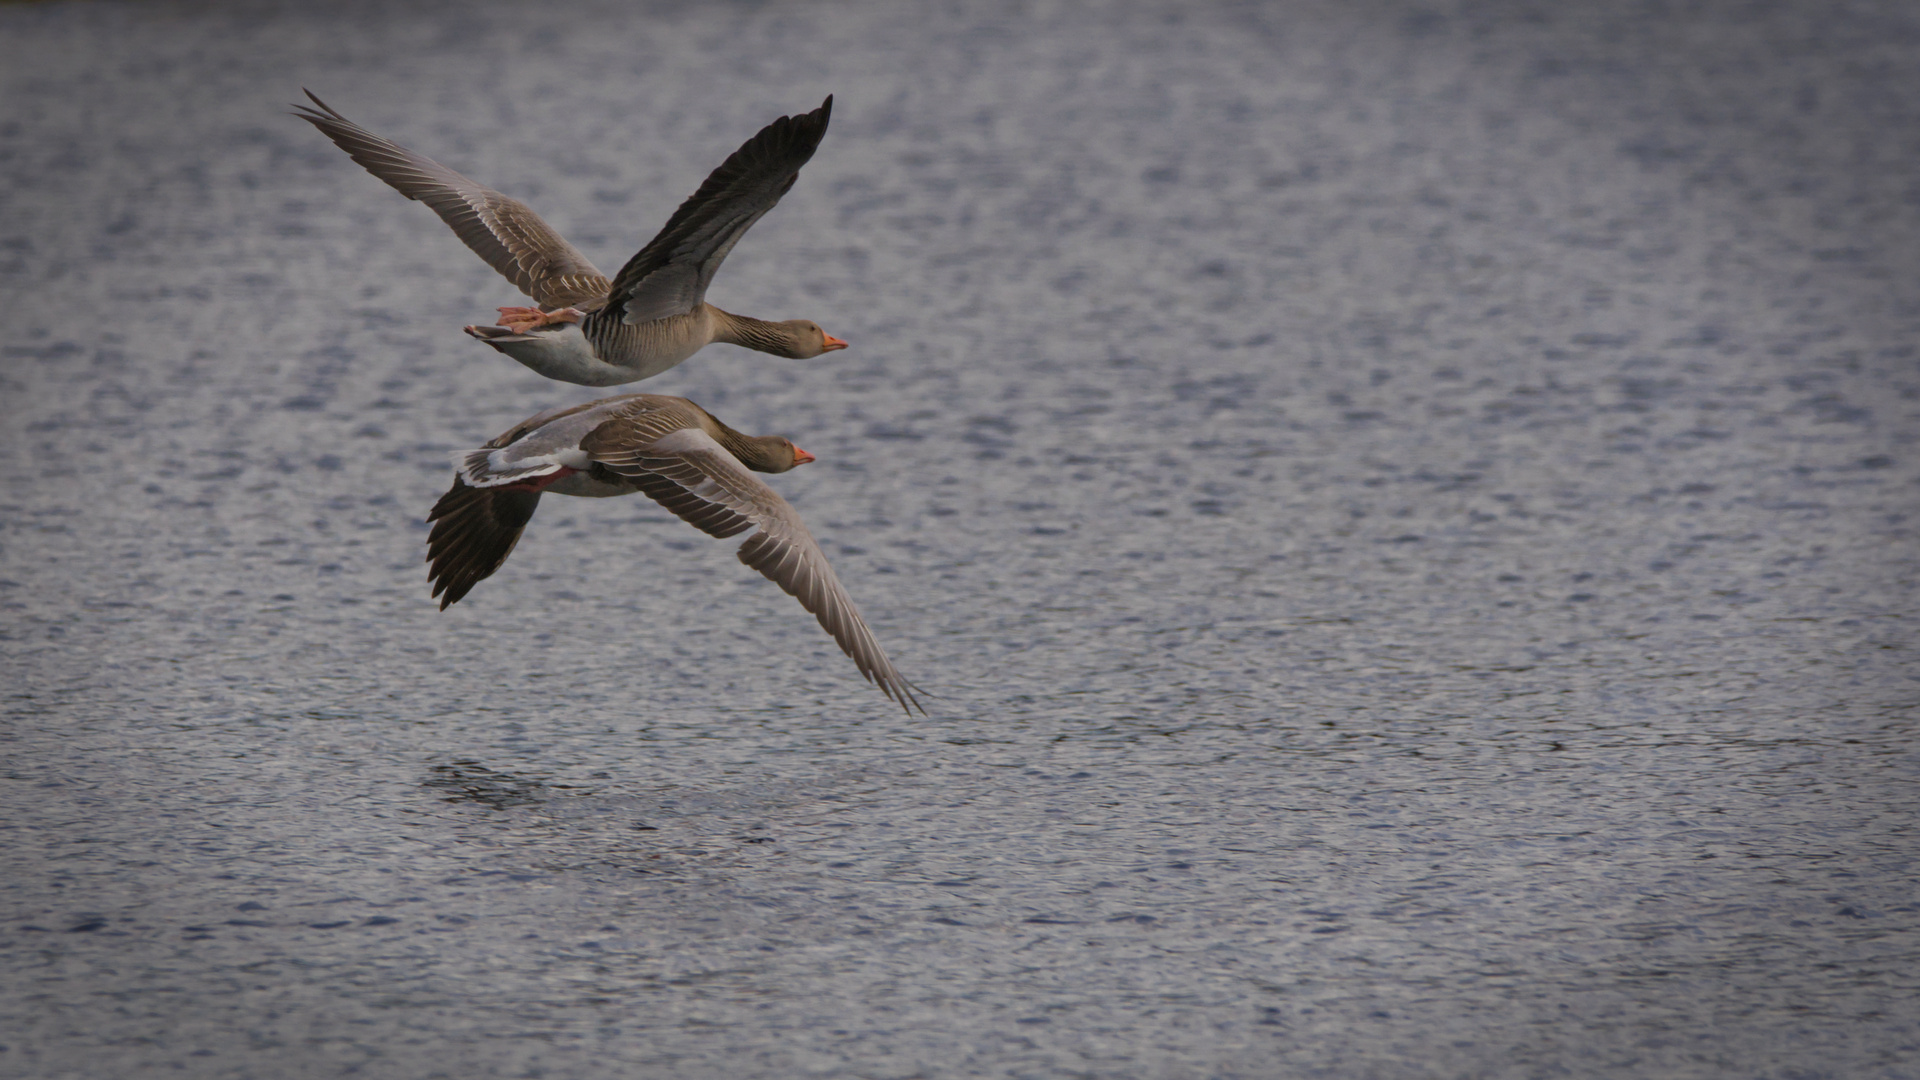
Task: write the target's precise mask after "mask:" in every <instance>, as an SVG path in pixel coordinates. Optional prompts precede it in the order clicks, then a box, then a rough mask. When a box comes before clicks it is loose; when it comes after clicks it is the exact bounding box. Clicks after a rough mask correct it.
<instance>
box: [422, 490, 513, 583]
mask: <svg viewBox="0 0 1920 1080" xmlns="http://www.w3.org/2000/svg"><path fill="white" fill-rule="evenodd" d="M539 505H540V493H539V492H538V491H526V490H519V491H511V490H507V489H505V488H477V487H469V486H468V485H467V483H466V481H464V480H457V479H456V480H455V481H454V482H453V489H452V490H450V491H448V492H447V493H446V494H445V495H442V496H440V501H439V502H437V503H434V504H433V512H432V513H430V514H428V515H427V520H428V521H431V522H433V529H432V530H431V531H430V532H428V533H427V561H428V562H430V563H432V564H433V565H432V567H431V568H430V569H429V570H428V571H427V579H428V580H429V581H431V582H433V595H434V596H439V597H440V610H441V611H445V610H447V606H448V605H449V604H452V603H454V602H456V601H458V600H459V599H460V598H461V597H463V596H465V595H467V592H468V590H470V589H472V588H473V587H474V586H475V585H477V584H479V583H480V582H481V581H483V580H485V579H486V578H488V577H491V576H492V575H493V572H494V571H495V570H498V569H500V565H501V564H502V563H504V562H506V561H507V556H508V555H510V554H512V553H513V546H514V545H515V544H517V543H519V542H520V534H521V533H522V532H524V531H525V530H526V527H527V522H529V521H531V520H533V512H534V510H535V509H536V508H538V507H539ZM443 593H444V594H445V595H442V594H443Z"/></svg>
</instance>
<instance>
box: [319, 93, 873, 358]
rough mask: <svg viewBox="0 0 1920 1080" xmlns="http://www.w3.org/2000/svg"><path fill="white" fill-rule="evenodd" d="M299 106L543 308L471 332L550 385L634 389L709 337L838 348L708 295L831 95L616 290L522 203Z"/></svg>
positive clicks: (812, 327)
mask: <svg viewBox="0 0 1920 1080" xmlns="http://www.w3.org/2000/svg"><path fill="white" fill-rule="evenodd" d="M307 97H308V98H311V99H312V101H313V104H314V106H316V108H309V107H307V106H305V105H296V106H294V108H295V109H296V110H298V111H297V112H295V113H294V115H295V116H298V117H300V118H301V119H303V120H305V121H307V122H309V123H311V124H312V125H313V126H314V127H317V128H319V129H320V131H321V132H322V133H323V134H325V135H326V136H327V138H329V139H332V140H333V142H334V144H335V145H336V146H338V147H340V149H342V150H345V151H346V152H347V154H348V155H349V156H350V157H352V158H353V160H355V161H357V162H359V163H360V165H361V166H362V167H364V168H365V169H366V170H367V171H368V172H370V173H372V174H373V175H375V176H377V177H379V178H380V179H382V180H384V181H386V182H387V183H388V184H389V185H391V186H392V187H393V188H394V189H395V190H397V191H399V192H400V194H402V195H405V196H406V197H407V198H409V199H418V200H419V201H421V202H424V203H426V204H427V205H428V206H430V207H432V208H433V212H434V213H436V214H439V215H440V218H441V220H443V221H445V222H446V223H447V224H448V225H449V226H451V227H452V228H453V231H454V234H455V235H456V236H458V237H460V239H461V240H463V241H465V242H466V245H467V246H468V247H470V248H472V249H473V251H474V253H475V254H477V255H479V256H480V257H481V258H482V259H484V260H486V262H487V265H489V266H491V267H493V268H494V269H495V270H498V271H500V273H501V274H503V275H505V276H506V278H507V280H509V281H511V282H513V283H514V284H515V285H516V286H518V287H519V288H520V291H522V292H524V293H526V294H527V295H528V296H530V297H532V298H533V300H534V303H536V304H538V305H539V306H538V307H503V308H501V309H500V321H501V324H502V325H499V326H469V327H467V328H466V331H467V333H469V334H471V335H473V336H474V337H476V338H479V339H480V340H481V341H484V342H486V343H487V344H488V345H491V346H493V347H494V348H495V349H498V350H499V351H501V352H503V353H506V354H507V355H508V356H511V357H513V358H514V359H515V360H518V361H520V362H521V363H522V364H525V365H526V366H528V367H530V368H532V369H533V370H535V371H537V372H539V373H540V374H542V375H545V376H547V377H548V378H550V379H558V380H560V381H561V382H570V383H581V384H583V385H586V386H615V385H618V384H620V383H628V382H633V381H635V380H636V379H645V378H648V377H650V376H653V375H658V374H660V373H661V372H663V371H665V370H667V369H668V368H671V367H673V366H674V365H675V364H678V363H680V362H681V361H682V360H685V359H686V358H687V357H689V356H692V355H693V354H694V353H696V352H699V351H700V349H701V348H702V347H704V346H706V345H708V344H710V343H712V342H716V341H719V342H725V343H728V344H732V345H744V346H746V347H747V348H749V349H757V350H759V351H760V352H765V353H772V354H773V355H775V356H785V357H789V358H792V359H795V360H807V359H811V358H813V357H816V356H819V355H820V354H821V353H824V352H830V351H832V350H834V349H844V348H846V347H847V343H846V342H844V341H842V340H840V339H839V338H837V337H833V336H831V335H829V334H828V333H827V332H826V331H824V330H822V329H820V327H819V324H817V323H813V322H810V321H808V320H806V319H788V320H786V321H785V322H767V321H765V320H763V319H753V318H748V317H747V316H745V315H734V314H732V313H730V312H726V311H722V310H720V309H719V308H717V307H714V306H713V305H712V304H709V303H707V302H706V299H705V298H706V294H707V284H708V283H709V282H711V281H712V280H713V274H714V271H716V270H718V269H720V262H721V260H723V259H725V258H726V257H727V252H729V251H732V250H733V245H734V244H736V243H738V242H739V241H740V237H741V236H742V235H744V234H745V233H746V231H747V229H749V228H750V227H752V225H753V223H754V222H756V221H759V220H760V218H761V216H762V215H764V214H765V213H766V212H767V211H769V210H771V209H773V205H774V204H775V203H777V202H779V201H780V196H782V195H785V194H786V193H787V189H789V188H791V187H793V182H794V180H795V179H797V178H798V177H799V175H800V166H802V165H805V164H806V163H807V160H808V159H809V158H811V157H813V151H814V148H815V147H817V146H819V145H820V138H821V136H823V135H825V134H826V133H827V117H828V115H829V114H830V113H832V111H833V97H832V96H831V95H829V96H828V97H827V100H826V101H825V102H824V103H823V104H822V105H821V106H820V107H819V108H817V109H815V110H813V111H812V112H810V113H806V114H804V115H802V116H783V117H781V118H780V119H778V120H775V121H774V122H773V123H771V124H768V125H767V126H766V127H764V128H761V129H760V133H759V134H758V135H755V136H754V137H753V138H751V139H748V140H747V141H746V142H745V143H744V144H743V145H742V146H741V147H740V149H738V150H735V151H734V152H733V156H731V157H729V158H727V160H726V161H724V162H722V163H721V165H720V167H719V168H717V169H715V170H713V172H712V174H710V175H709V176H708V177H707V180H706V182H705V183H703V184H701V185H700V190H698V191H696V192H694V193H693V196H692V197H691V198H689V199H688V200H687V201H686V202H683V203H681V204H680V208H679V209H678V210H675V211H674V212H673V216H672V217H671V218H668V219H667V224H666V227H665V228H663V229H661V230H660V234H659V235H658V236H655V237H654V238H653V239H652V240H649V241H648V242H647V246H645V247H643V248H641V249H640V252H639V254H637V255H635V256H634V257H633V258H631V259H628V260H627V264H626V265H625V266H623V267H621V268H620V272H619V273H618V274H616V275H615V276H614V278H613V280H612V281H608V280H607V278H606V276H605V275H603V274H601V273H600V271H599V270H596V269H594V266H593V264H592V263H591V262H589V261H587V257H586V256H585V255H582V254H580V252H578V251H577V250H575V249H574V247H573V245H571V244H569V243H567V242H566V241H565V240H563V239H561V237H560V234H559V233H557V232H554V231H553V229H552V228H551V227H550V226H548V225H547V223H546V222H544V221H542V220H540V217H539V215H537V214H535V213H534V212H533V211H532V210H531V209H529V208H528V207H527V205H526V204H525V203H523V202H521V201H520V200H518V199H514V198H509V197H508V196H505V195H502V194H500V193H499V192H497V191H494V190H493V189H491V188H487V187H483V186H481V185H479V184H476V183H474V182H473V181H471V180H469V179H467V178H466V177H464V176H461V175H460V174H459V173H457V172H454V171H453V170H452V169H449V168H447V167H446V166H445V165H442V164H440V163H439V162H437V161H434V160H432V159H431V158H427V157H423V156H421V155H419V154H416V153H414V152H413V151H411V150H409V149H407V148H406V147H404V146H401V145H400V144H399V143H396V142H391V141H389V140H387V139H383V138H381V137H380V136H378V135H375V134H374V133H373V132H371V131H368V130H367V129H366V128H363V127H361V126H360V125H358V124H356V123H354V122H353V121H351V120H348V119H347V118H346V117H344V116H341V115H340V114H339V113H338V112H336V111H334V109H333V108H331V107H330V106H328V105H327V103H326V102H324V101H321V100H320V99H319V98H318V97H315V96H314V94H313V92H312V91H311V90H309V91H307Z"/></svg>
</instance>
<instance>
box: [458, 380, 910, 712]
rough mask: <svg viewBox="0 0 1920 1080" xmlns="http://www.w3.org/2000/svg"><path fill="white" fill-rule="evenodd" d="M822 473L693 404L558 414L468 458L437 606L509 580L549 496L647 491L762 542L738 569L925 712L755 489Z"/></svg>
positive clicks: (791, 448) (795, 523)
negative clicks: (507, 572)
mask: <svg viewBox="0 0 1920 1080" xmlns="http://www.w3.org/2000/svg"><path fill="white" fill-rule="evenodd" d="M812 460H813V455H811V454H809V453H807V452H806V451H805V450H802V449H800V448H799V447H797V446H795V445H793V443H792V442H790V441H788V440H786V439H783V438H779V437H777V436H761V437H758V438H755V437H750V436H746V435H742V434H741V433H739V432H737V431H735V430H733V429H732V428H730V427H728V426H727V425H725V424H723V423H721V422H720V421H719V420H717V419H715V418H714V417H713V416H712V414H710V413H708V412H707V411H706V410H705V409H702V408H701V407H700V406H698V405H696V404H694V403H693V402H691V401H688V400H687V399H685V398H678V397H667V396H664V395H659V394H625V395H622V396H619V397H611V398H602V399H600V400H599V401H590V402H587V403H585V404H581V405H574V406H570V407H567V408H561V409H553V410H549V411H547V412H544V413H541V414H539V415H537V416H533V417H530V418H528V419H527V420H524V421H522V422H520V423H519V424H516V425H514V427H513V428H512V429H511V430H509V431H507V432H506V433H505V434H503V435H501V436H499V437H498V438H496V439H494V440H492V441H491V442H488V443H487V444H486V445H485V446H483V447H481V448H479V449H477V450H470V451H466V452H463V453H461V454H459V455H457V457H456V476H455V479H454V482H453V488H452V489H451V490H449V491H448V492H447V493H446V494H445V495H443V496H441V498H440V501H439V502H438V503H436V504H435V505H434V508H433V512H432V513H430V514H429V515H428V517H427V520H428V521H430V522H432V523H433V527H432V529H431V531H430V532H429V533H428V535H427V561H428V562H429V563H430V564H431V567H430V569H429V572H428V577H429V579H430V580H431V581H432V583H433V595H434V596H437V597H440V598H441V600H440V607H441V609H442V610H445V609H446V608H447V606H448V605H450V604H453V603H455V602H457V601H458V600H459V599H460V598H461V597H463V596H465V595H466V594H467V592H468V591H469V590H471V589H472V588H473V587H474V585H476V584H477V583H479V582H480V581H482V580H484V579H486V578H487V577H489V576H491V575H492V574H493V572H494V571H496V570H498V569H499V568H500V567H501V565H502V564H504V563H505V562H506V559H507V556H508V555H509V554H510V553H512V551H513V547H514V545H515V544H516V543H518V542H519V540H520V534H521V533H522V531H524V530H525V528H526V526H527V522H529V521H530V520H532V518H533V512H534V510H535V509H536V508H537V507H538V506H539V503H540V496H541V495H542V494H554V495H574V496H583V497H587V498H600V497H607V496H618V495H629V494H632V493H634V492H636V491H637V492H640V493H642V494H644V495H646V496H648V497H649V498H652V499H653V500H654V501H655V502H658V503H660V504H661V505H662V506H665V507H666V508H667V509H668V510H671V511H673V513H674V514H676V515H678V516H679V517H680V518H682V519H683V520H685V521H687V522H688V523H689V524H692V525H693V526H694V527H696V528H698V529H700V530H702V531H704V532H706V533H708V534H710V535H713V536H717V537H723V538H724V537H730V536H736V535H738V534H740V533H743V532H746V531H747V530H749V529H753V530H756V531H754V533H753V534H752V535H751V536H749V537H748V538H747V539H746V541H745V542H744V543H743V544H741V546H740V551H739V556H740V561H741V562H743V563H746V564H747V565H748V566H751V567H753V568H754V569H756V570H758V571H760V572H761V573H762V574H764V575H766V576H767V577H768V578H769V579H771V580H772V581H773V582H775V583H776V584H778V585H779V586H780V587H781V588H782V589H784V590H786V591H787V592H788V593H789V594H791V595H792V596H794V597H795V598H796V599H798V600H799V601H800V604H801V606H802V607H805V608H806V609H807V610H808V611H809V612H812V613H813V615H814V617H815V618H816V619H818V620H819V622H820V625H821V627H822V628H824V629H825V630H826V631H827V633H828V634H830V635H832V636H833V639H834V641H835V642H837V643H838V644H839V646H840V648H841V650H842V651H844V652H845V653H846V654H847V655H848V656H849V657H851V658H852V659H853V662H854V665H855V666H856V667H858V668H859V669H860V674H862V675H863V676H865V677H866V678H867V680H868V681H869V682H872V683H873V684H874V685H876V686H878V687H879V688H880V689H881V691H882V692H884V693H885V694H886V695H887V696H888V697H891V698H893V699H894V700H895V701H897V702H899V703H900V705H901V706H902V707H903V708H906V709H908V710H909V711H911V710H912V709H916V708H920V703H919V701H918V700H916V699H915V697H914V694H913V687H912V685H911V684H910V683H908V682H907V681H906V680H905V679H904V678H902V677H901V676H900V673H899V672H898V671H896V670H895V669H894V666H893V662H892V661H890V660H888V659H887V654H886V652H885V651H884V650H882V649H881V648H880V643H879V641H878V640H876V639H875V638H874V636H873V631H872V630H870V629H868V627H867V624H866V620H864V619H862V618H861V617H860V612H859V610H858V609H857V608H855V607H854V605H853V600H852V598H851V597H849V596H848V595H847V593H846V590H845V589H844V588H843V587H842V586H841V585H840V580H839V578H837V577H835V576H834V573H833V567H832V566H830V565H828V563H827V557H826V555H825V554H824V553H823V552H821V550H820V545H819V544H818V543H816V542H815V541H814V539H813V535H812V534H811V533H809V532H808V531H807V527H806V524H805V523H804V522H802V521H801V520H800V515H799V513H798V512H796V511H795V510H794V509H793V507H792V506H791V505H789V504H788V503H787V501H786V500H785V499H782V498H781V497H780V495H779V493H777V492H775V491H774V490H773V488H771V487H769V486H768V485H767V484H766V482H765V481H763V480H761V479H760V478H759V477H758V476H756V475H755V473H779V472H785V471H787V470H788V469H791V468H793V467H795V466H797V465H804V464H806V463H807V462H809V461H812ZM922 711H923V712H924V711H925V710H924V709H922Z"/></svg>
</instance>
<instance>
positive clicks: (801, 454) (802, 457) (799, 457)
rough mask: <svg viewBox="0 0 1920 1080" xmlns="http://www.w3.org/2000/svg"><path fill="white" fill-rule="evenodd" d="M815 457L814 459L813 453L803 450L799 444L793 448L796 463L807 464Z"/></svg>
mask: <svg viewBox="0 0 1920 1080" xmlns="http://www.w3.org/2000/svg"><path fill="white" fill-rule="evenodd" d="M813 459H814V458H813V455H812V454H809V453H807V452H806V451H805V450H802V449H800V448H799V447H797V446H796V447H794V448H793V463H794V464H795V465H805V464H806V463H807V462H809V461H812V460H813Z"/></svg>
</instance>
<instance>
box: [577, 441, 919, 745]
mask: <svg viewBox="0 0 1920 1080" xmlns="http://www.w3.org/2000/svg"><path fill="white" fill-rule="evenodd" d="M649 421H651V423H649ZM662 422H663V421H662V418H660V417H659V416H658V415H657V414H655V415H653V416H648V415H645V414H641V415H623V416H621V417H616V418H615V419H612V420H609V421H607V423H605V424H603V425H602V426H601V427H599V428H597V429H595V431H594V432H593V434H591V435H589V436H588V437H587V438H586V439H583V440H582V441H581V449H583V450H586V451H587V452H588V453H590V454H591V455H592V456H593V459H594V461H595V462H596V463H597V464H598V465H599V466H600V467H602V468H605V469H607V470H608V471H610V472H612V473H615V474H616V475H618V476H620V477H622V478H624V479H625V480H627V481H628V482H629V483H632V484H633V485H634V486H635V487H637V488H639V489H640V491H642V492H644V493H645V494H646V495H647V496H648V497H650V498H652V499H653V500H654V501H655V502H658V503H659V504H660V505H662V506H664V507H666V508H667V509H668V510H670V511H672V512H673V513H674V514H675V515H677V516H678V517H680V518H681V520H683V521H686V522H688V523H689V524H691V525H693V526H694V527H695V528H698V529H700V530H701V531H703V532H706V533H708V534H710V535H712V536H717V537H722V538H724V537H729V536H734V535H737V534H739V533H741V532H744V531H746V530H747V529H748V528H750V527H753V526H758V531H756V532H755V533H754V534H753V535H752V536H749V537H747V539H746V541H745V542H744V543H743V544H741V545H740V550H739V557H740V561H741V562H743V563H745V564H747V565H748V566H750V567H752V568H754V569H755V570H758V571H759V572H760V573H762V574H764V575H766V577H767V578H768V579H769V580H771V581H773V582H774V583H775V584H777V585H779V586H780V588H782V589H783V590H785V591H786V592H787V593H788V594H789V595H791V596H793V597H794V598H795V599H797V600H799V601H800V604H801V606H802V607H804V608H806V609H807V611H809V612H811V613H812V614H813V617H814V618H815V619H817V620H819V622H820V626H821V628H822V629H824V630H826V632H827V633H828V634H830V635H832V637H833V640H834V641H835V642H836V643H838V644H839V646H840V649H841V651H842V652H845V653H846V654H847V656H848V657H850V658H851V659H852V660H853V663H854V666H855V667H857V668H859V669H860V674H861V675H863V676H865V677H866V679H867V681H868V682H870V683H873V684H874V685H875V686H877V687H879V688H880V690H881V691H882V692H883V693H885V694H886V695H887V696H888V697H891V698H893V699H894V700H895V701H897V702H899V703H900V706H901V707H902V708H904V709H906V710H908V711H909V712H911V711H913V710H914V709H919V710H920V711H921V712H922V713H923V714H924V713H925V712H926V709H925V708H924V707H923V706H922V705H921V704H920V702H919V700H918V699H917V698H916V697H915V696H914V690H915V687H914V686H913V684H911V683H909V682H908V681H907V680H906V679H905V678H903V677H902V676H901V675H900V673H899V671H897V670H895V668H894V666H893V662H892V661H891V660H889V659H887V654H886V651H885V650H883V649H882V648H881V647H880V642H879V640H878V639H876V638H875V637H874V636H873V631H872V629H870V628H869V627H868V626H867V623H866V620H865V619H863V618H861V617H860V611H859V609H858V608H856V607H855V606H854V603H853V598H852V597H850V596H848V595H847V592H846V589H845V588H844V587H842V586H841V584H840V579H839V578H837V577H836V576H834V573H833V567H832V565H831V564H829V563H828V562H827V556H826V554H825V553H824V552H822V551H821V550H820V545H819V544H818V543H817V542H815V540H814V538H813V534H812V533H809V532H808V531H807V526H806V524H805V523H804V522H803V521H801V520H800V515H799V513H798V512H797V511H795V510H794V508H793V507H792V505H791V504H789V503H788V502H787V501H786V500H785V499H783V498H781V497H780V495H779V493H778V492H776V491H774V490H773V489H772V488H771V487H768V486H767V485H766V483H765V482H763V481H762V480H760V478H759V477H757V476H755V475H754V474H753V473H752V472H750V471H749V470H748V469H747V467H746V466H744V465H742V464H741V463H740V460H739V459H738V458H736V457H734V456H733V455H732V454H730V453H728V452H727V450H726V449H725V448H724V447H723V446H721V445H720V443H719V442H717V441H716V440H714V439H713V437H712V436H710V435H708V434H707V433H706V432H705V431H703V430H701V429H700V428H698V427H694V428H684V427H677V426H676V427H675V428H673V429H671V430H669V431H668V432H665V433H663V434H661V435H658V436H652V435H650V433H643V432H640V431H637V430H636V428H637V427H654V426H656V425H659V424H661V423H662ZM668 435H671V436H672V438H671V439H667V438H666V436H668ZM662 441H666V442H669V443H671V445H672V450H671V451H668V452H664V453H663V452H662V450H661V448H660V446H659V445H658V444H659V443H660V442H662Z"/></svg>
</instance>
